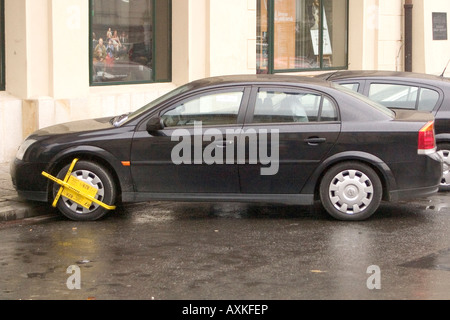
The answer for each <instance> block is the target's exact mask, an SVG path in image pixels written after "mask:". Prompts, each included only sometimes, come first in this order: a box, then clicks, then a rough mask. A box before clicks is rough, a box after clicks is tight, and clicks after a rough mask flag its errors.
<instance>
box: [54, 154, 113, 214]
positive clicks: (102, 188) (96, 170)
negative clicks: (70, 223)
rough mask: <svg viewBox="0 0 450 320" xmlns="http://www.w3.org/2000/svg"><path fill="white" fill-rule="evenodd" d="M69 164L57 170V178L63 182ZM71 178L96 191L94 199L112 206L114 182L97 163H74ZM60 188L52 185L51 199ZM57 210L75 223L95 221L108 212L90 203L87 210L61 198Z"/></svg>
mask: <svg viewBox="0 0 450 320" xmlns="http://www.w3.org/2000/svg"><path fill="white" fill-rule="evenodd" d="M69 167H70V164H68V165H66V166H64V167H63V168H62V169H61V170H59V172H58V174H57V178H58V179H61V180H63V179H64V177H65V176H66V173H67V171H68V170H69ZM72 176H74V177H76V178H78V179H80V180H81V181H83V182H85V183H87V184H89V185H91V186H93V187H95V188H97V189H98V191H97V194H96V196H95V198H96V199H97V200H99V201H101V202H103V203H105V204H107V205H110V206H112V205H114V203H115V200H116V193H117V192H116V187H115V183H114V180H113V178H112V176H111V174H110V173H109V171H108V170H107V169H105V168H104V167H103V166H101V165H100V164H98V163H94V162H90V161H79V162H77V163H76V165H75V167H74V169H73V171H72ZM59 189H60V186H59V185H58V184H56V183H55V184H54V186H53V199H54V198H55V196H56V195H57V193H58V190H59ZM57 208H58V210H59V211H60V212H61V213H62V214H63V215H64V216H66V217H67V218H69V219H71V220H75V221H95V220H98V219H100V218H102V217H103V216H104V215H105V214H107V213H108V212H109V210H107V209H105V208H103V207H102V206H100V205H98V204H96V203H92V205H91V207H90V208H89V209H87V208H84V207H82V206H81V205H79V204H77V203H75V202H73V201H72V200H70V199H68V198H66V197H63V196H61V197H60V198H59V200H58V203H57Z"/></svg>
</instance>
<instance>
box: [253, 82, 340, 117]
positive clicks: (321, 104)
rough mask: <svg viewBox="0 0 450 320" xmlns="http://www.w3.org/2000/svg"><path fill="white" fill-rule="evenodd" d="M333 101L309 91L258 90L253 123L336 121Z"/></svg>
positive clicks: (336, 115)
mask: <svg viewBox="0 0 450 320" xmlns="http://www.w3.org/2000/svg"><path fill="white" fill-rule="evenodd" d="M338 120H339V119H338V113H337V110H336V106H335V105H334V103H333V102H332V101H331V100H330V99H328V98H327V97H324V96H322V95H321V94H315V93H309V92H299V93H292V92H281V91H280V92H277V91H264V90H263V91H260V92H259V93H258V97H257V100H256V105H255V112H254V116H253V122H254V123H308V122H328V121H338Z"/></svg>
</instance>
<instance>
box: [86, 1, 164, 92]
mask: <svg viewBox="0 0 450 320" xmlns="http://www.w3.org/2000/svg"><path fill="white" fill-rule="evenodd" d="M170 17H171V0H157V1H156V0H133V1H124V0H91V18H90V26H91V35H90V48H91V54H90V57H91V84H92V85H96V84H118V83H149V82H158V81H159V82H162V81H170V78H171V63H172V62H171V59H170V57H171V52H170V51H171V49H170V48H171V37H170V34H171V18H170Z"/></svg>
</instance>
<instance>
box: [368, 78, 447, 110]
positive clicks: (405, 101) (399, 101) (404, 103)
mask: <svg viewBox="0 0 450 320" xmlns="http://www.w3.org/2000/svg"><path fill="white" fill-rule="evenodd" d="M369 98H370V99H371V100H373V101H376V102H378V103H380V104H382V105H384V106H386V107H388V108H397V109H410V110H421V111H432V110H433V109H434V107H435V106H436V104H437V102H438V101H439V93H438V92H437V91H434V90H431V89H427V88H420V87H418V86H407V85H397V84H380V83H374V84H371V85H370V91H369Z"/></svg>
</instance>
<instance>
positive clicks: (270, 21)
mask: <svg viewBox="0 0 450 320" xmlns="http://www.w3.org/2000/svg"><path fill="white" fill-rule="evenodd" d="M257 4H258V6H257V72H258V73H276V72H289V71H305V70H335V69H346V68H347V60H348V54H347V52H348V50H347V47H348V41H347V39H348V0H257Z"/></svg>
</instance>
